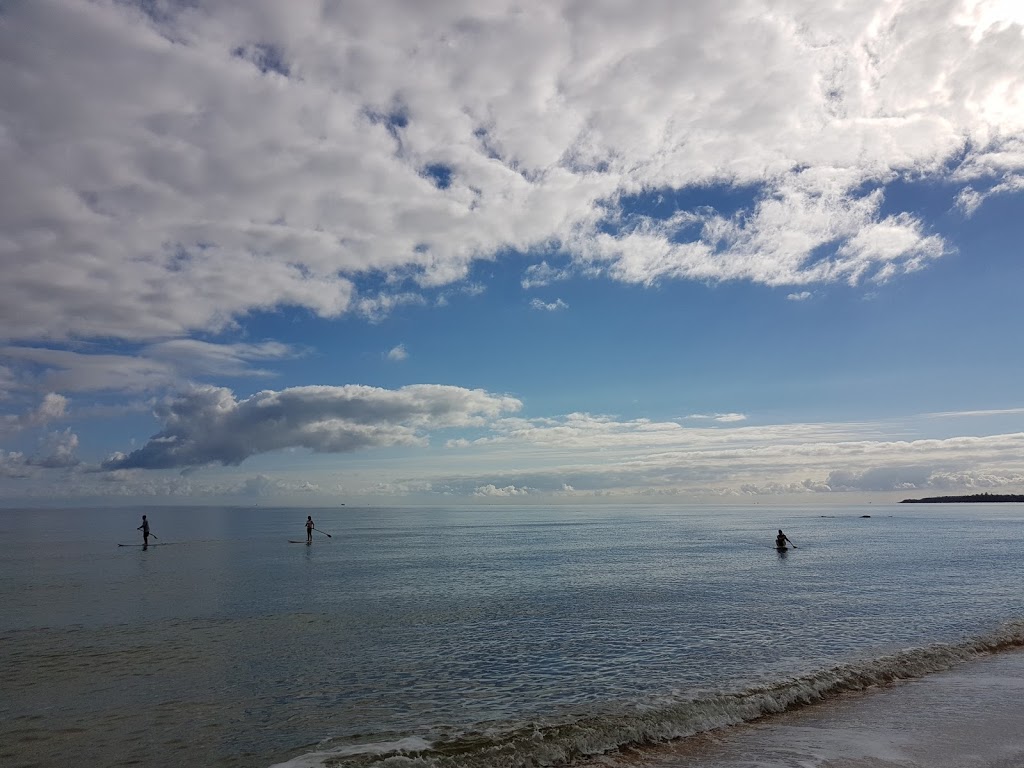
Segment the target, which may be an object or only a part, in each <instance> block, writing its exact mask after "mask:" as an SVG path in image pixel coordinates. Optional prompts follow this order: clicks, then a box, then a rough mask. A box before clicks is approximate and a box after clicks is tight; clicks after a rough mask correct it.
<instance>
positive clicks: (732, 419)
mask: <svg viewBox="0 0 1024 768" xmlns="http://www.w3.org/2000/svg"><path fill="white" fill-rule="evenodd" d="M683 418H684V419H686V420H687V421H717V422H719V423H721V424H733V423H736V422H738V421H746V420H747V417H746V416H745V415H744V414H742V413H691V414H690V415H689V416H684V417H683Z"/></svg>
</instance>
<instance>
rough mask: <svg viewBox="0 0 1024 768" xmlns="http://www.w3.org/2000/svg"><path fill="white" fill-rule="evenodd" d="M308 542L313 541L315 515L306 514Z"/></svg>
mask: <svg viewBox="0 0 1024 768" xmlns="http://www.w3.org/2000/svg"><path fill="white" fill-rule="evenodd" d="M306 543H307V544H312V543H313V517H312V516H311V515H306Z"/></svg>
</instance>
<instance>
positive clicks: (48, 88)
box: [0, 0, 1024, 340]
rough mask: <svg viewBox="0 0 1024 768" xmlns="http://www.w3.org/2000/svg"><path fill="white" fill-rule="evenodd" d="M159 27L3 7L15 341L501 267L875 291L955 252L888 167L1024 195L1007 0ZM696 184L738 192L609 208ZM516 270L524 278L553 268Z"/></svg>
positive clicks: (173, 18)
mask: <svg viewBox="0 0 1024 768" xmlns="http://www.w3.org/2000/svg"><path fill="white" fill-rule="evenodd" d="M979 9H985V10H984V12H982V11H981V10H979ZM165 11H166V12H165V13H163V14H161V16H160V18H159V19H154V18H152V17H147V15H146V14H145V12H144V11H143V10H142V9H140V7H136V6H133V5H132V4H129V3H113V2H86V0H35V1H34V2H30V3H15V4H12V5H11V4H9V5H8V6H6V7H5V9H4V24H3V25H2V27H0V47H2V49H3V50H4V54H5V66H4V67H3V69H2V71H0V104H3V105H4V107H3V108H2V109H3V113H2V116H0V122H2V124H3V126H4V129H3V132H2V134H0V174H2V176H3V178H4V180H5V187H4V189H5V190H6V192H5V193H3V196H2V204H0V232H3V235H2V237H0V258H2V259H3V263H4V280H3V283H2V284H0V325H2V327H3V328H4V333H5V335H6V336H7V338H9V339H15V340H38V339H44V338H45V339H49V340H60V339H66V338H71V337H86V338H118V339H136V340H150V339H167V338H175V337H181V336H186V335H189V334H190V333H192V332H194V331H198V330H206V331H210V330H217V329H223V328H227V327H230V326H231V324H232V323H233V322H235V321H236V319H237V318H240V317H242V316H244V315H246V314H247V313H250V312H253V311H261V310H269V309H272V308H274V307H279V306H284V305H293V306H301V307H305V308H308V309H309V310H311V311H312V312H314V313H316V314H318V315H320V316H323V317H335V316H337V315H340V314H342V313H345V312H349V311H356V312H359V313H362V314H364V315H366V316H367V317H370V318H371V319H372V318H378V317H380V316H381V315H382V314H384V313H386V312H388V311H390V309H391V308H393V307H394V306H396V304H399V303H408V302H422V301H425V299H424V297H423V296H422V294H421V293H420V292H421V291H429V290H431V289H433V288H437V287H441V286H445V285H447V284H451V283H454V282H458V281H463V280H465V279H466V277H467V275H468V274H469V270H470V268H471V266H472V264H473V263H474V262H476V261H479V260H486V259H493V258H496V257H497V255H498V254H501V253H506V252H513V251H515V252H520V253H537V254H540V256H539V257H538V258H542V257H543V255H544V254H547V253H550V252H552V251H554V250H556V249H560V252H561V253H564V254H566V255H568V256H569V257H571V258H572V259H574V260H575V264H573V265H569V266H568V267H566V269H569V268H571V269H572V270H574V271H576V272H579V271H586V270H591V271H593V270H597V271H600V272H601V273H603V274H605V275H606V276H608V277H611V278H613V279H617V280H623V281H628V282H636V283H644V284H647V283H652V282H654V281H657V280H663V279H677V278H679V279H696V280H711V281H716V280H749V281H754V282H758V283H764V284H766V285H793V286H806V285H811V284H820V283H825V282H833V281H847V282H851V283H858V282H861V281H864V280H869V279H870V280H877V281H884V280H888V279H890V278H892V277H893V276H895V275H899V274H903V273H906V272H912V271H914V270H916V269H920V268H921V267H923V266H924V265H926V264H927V263H928V262H929V261H930V260H933V259H935V258H938V257H940V256H941V255H942V254H943V253H945V252H946V250H947V247H946V244H945V243H944V242H943V241H942V240H941V239H940V238H939V237H938V236H937V235H935V234H933V233H931V232H930V231H929V228H928V227H927V226H926V225H925V224H924V223H923V222H922V221H921V220H919V219H917V218H915V217H914V216H913V215H912V214H910V213H909V212H902V213H901V212H895V213H892V214H889V213H884V212H883V208H882V200H883V194H884V186H885V185H886V184H888V183H889V182H890V181H892V180H894V179H898V178H907V179H917V178H926V179H942V178H944V177H946V176H949V175H950V174H951V171H950V170H949V169H950V167H953V172H952V173H953V174H955V173H957V172H959V176H955V175H954V176H953V177H952V178H954V179H960V180H962V181H963V182H964V183H969V184H970V185H971V187H972V189H973V190H975V192H974V193H973V196H972V193H965V196H964V197H963V198H962V200H964V201H965V202H964V205H965V209H971V208H973V207H974V206H976V205H977V204H979V202H980V201H981V200H982V199H983V198H984V197H985V196H987V195H990V194H1001V193H1009V192H1011V191H1018V192H1019V190H1020V179H1021V178H1022V177H1024V153H1022V152H1021V150H1020V146H1021V145H1020V138H1019V137H1020V134H1021V131H1022V128H1024V110H1022V109H1021V103H1022V93H1024V74H1022V73H1024V44H1022V42H1024V39H1022V34H1021V29H1022V28H1021V26H1020V11H1019V5H1014V4H1012V3H1009V4H1008V3H1003V4H996V3H972V4H968V5H963V4H952V3H946V4H921V3H915V2H909V0H865V1H864V2H861V3H856V4H850V3H845V2H839V0H826V1H825V2H822V1H821V0H793V2H789V3H786V4H785V5H782V6H780V5H779V4H778V3H771V2H768V0H753V2H751V3H747V4H745V5H742V6H736V5H732V4H728V3H718V2H711V1H710V0H707V2H692V3H677V2H668V1H667V0H644V1H643V2H640V3H639V4H632V5H631V6H630V8H629V11H628V12H624V11H623V10H622V8H621V7H619V6H616V5H615V4H607V5H604V6H594V7H588V8H587V9H586V10H585V12H584V11H582V10H581V7H580V6H578V5H577V4H573V3H571V2H569V1H568V0H564V2H559V1H558V0H550V1H549V0H545V1H544V2H540V0H530V1H529V2H526V3H519V2H517V3H512V2H511V0H499V2H497V3H488V4H485V5H481V4H479V3H471V2H469V0H463V1H459V0H456V2H452V3H448V4H446V5H444V7H443V8H440V7H437V6H435V5H434V4H412V5H410V4H408V3H402V2H399V1H398V0H390V1H389V0H380V2H377V3H372V4H361V5H352V4H344V5H340V6H330V7H321V6H320V5H319V4H296V3H288V4H287V7H285V6H284V5H282V4H280V3H278V2H275V1H274V0H263V1H262V2H257V1H256V0H254V1H253V2H251V3H246V4H245V5H244V6H236V5H234V4H231V3H228V4H216V5H213V6H197V5H192V4H184V5H181V6H172V5H168V6H167V7H166V9H165ZM154 83H156V84H158V87H154ZM958 163H959V166H957V164H958ZM714 186H743V187H746V188H749V189H751V190H752V191H753V192H754V193H755V194H756V195H757V201H756V203H755V204H753V205H752V206H750V207H748V208H747V209H745V210H740V211H736V212H731V211H714V210H709V209H703V208H700V209H694V210H692V211H685V212H679V213H678V214H677V215H674V216H672V217H670V218H669V219H667V220H646V219H643V218H639V219H638V218H635V217H631V216H630V215H629V214H628V213H627V211H628V210H629V209H628V208H627V207H624V206H623V201H624V200H625V199H626V198H628V197H629V196H631V195H634V194H640V193H644V192H647V191H652V190H653V191H657V190H660V189H665V188H672V189H690V190H699V189H704V188H709V187H714ZM979 196H980V197H979ZM537 266H538V268H537V269H536V270H534V271H532V272H531V271H530V270H527V277H526V278H525V284H529V285H540V284H544V283H545V282H550V281H551V280H553V279H557V278H558V277H559V276H560V275H562V274H565V272H564V271H563V270H561V269H555V268H551V267H545V268H540V265H537ZM379 276H384V277H385V278H386V280H385V285H386V286H387V287H386V289H385V292H382V293H380V294H378V295H369V296H363V295H361V292H360V289H359V286H360V284H361V282H362V281H363V280H364V279H373V280H376V278H378V277H379ZM409 283H411V284H412V285H413V286H415V287H414V288H410V287H409Z"/></svg>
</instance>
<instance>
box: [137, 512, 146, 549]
mask: <svg viewBox="0 0 1024 768" xmlns="http://www.w3.org/2000/svg"><path fill="white" fill-rule="evenodd" d="M135 530H137V531H142V546H143V547H148V546H149V520H147V519H146V516H145V515H143V516H142V525H140V526H139V527H138V528H136V529H135Z"/></svg>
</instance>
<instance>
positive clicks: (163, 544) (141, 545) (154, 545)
mask: <svg viewBox="0 0 1024 768" xmlns="http://www.w3.org/2000/svg"><path fill="white" fill-rule="evenodd" d="M173 543H174V542H173V541H165V542H163V543H162V544H118V545H117V546H119V547H166V546H168V545H170V544H173Z"/></svg>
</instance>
